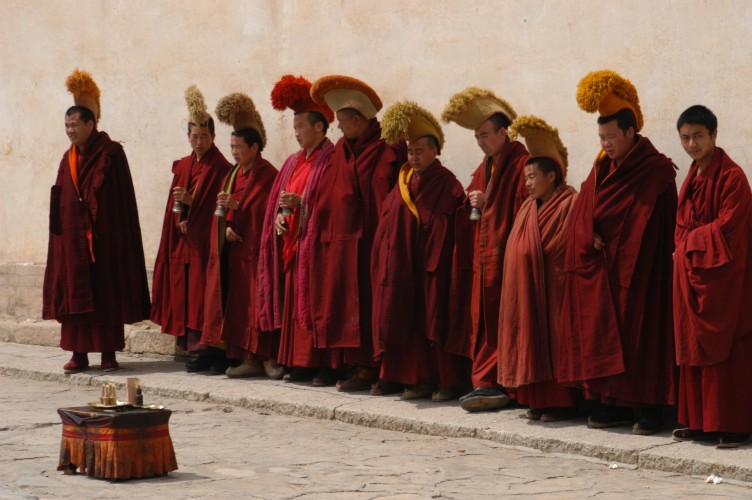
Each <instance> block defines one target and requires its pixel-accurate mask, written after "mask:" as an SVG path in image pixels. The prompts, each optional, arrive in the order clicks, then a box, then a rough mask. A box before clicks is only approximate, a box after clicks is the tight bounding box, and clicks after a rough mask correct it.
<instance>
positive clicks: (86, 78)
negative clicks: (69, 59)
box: [65, 68, 102, 120]
mask: <svg viewBox="0 0 752 500" xmlns="http://www.w3.org/2000/svg"><path fill="white" fill-rule="evenodd" d="M65 86H66V88H67V89H68V92H70V93H71V94H73V97H74V98H76V97H78V96H80V95H81V94H90V95H91V96H92V97H94V100H95V101H96V103H97V106H98V107H99V108H100V109H97V117H96V118H97V120H99V119H100V118H101V117H102V111H101V106H99V97H100V92H99V87H98V86H97V83H96V82H95V81H94V78H92V76H91V73H89V72H88V71H84V70H81V69H78V68H76V69H75V70H73V73H71V74H70V75H69V76H68V78H67V79H66V80H65Z"/></svg>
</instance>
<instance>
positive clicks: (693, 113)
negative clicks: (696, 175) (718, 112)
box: [676, 105, 718, 170]
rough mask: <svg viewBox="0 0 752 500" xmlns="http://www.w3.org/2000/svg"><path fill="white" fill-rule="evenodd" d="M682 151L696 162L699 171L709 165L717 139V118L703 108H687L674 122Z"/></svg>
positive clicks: (696, 106) (699, 106) (698, 106)
mask: <svg viewBox="0 0 752 500" xmlns="http://www.w3.org/2000/svg"><path fill="white" fill-rule="evenodd" d="M676 128H677V130H678V131H679V140H680V141H681V145H682V147H683V148H684V151H686V153H687V154H688V155H689V157H690V158H692V160H694V161H696V162H697V164H698V166H699V167H700V170H702V169H704V168H705V167H707V166H709V165H710V162H711V161H712V159H713V152H714V151H715V140H716V138H717V137H718V118H716V116H715V114H713V112H712V111H710V110H709V109H708V108H706V107H705V106H701V105H695V106H691V107H690V108H687V109H686V110H685V111H684V112H683V113H682V114H681V115H679V119H678V120H677V122H676Z"/></svg>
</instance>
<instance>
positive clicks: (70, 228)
mask: <svg viewBox="0 0 752 500" xmlns="http://www.w3.org/2000/svg"><path fill="white" fill-rule="evenodd" d="M68 155H69V152H67V153H65V154H64V155H63V158H62V160H61V161H60V167H59V169H58V172H57V180H56V181H55V185H54V186H52V190H51V197H50V227H49V230H50V237H49V246H48V252H47V267H46V268H45V273H44V297H43V310H42V317H43V318H44V319H56V320H58V321H59V322H60V323H62V333H63V334H62V338H61V342H60V346H61V347H62V348H63V349H65V350H71V351H75V352H112V351H118V350H122V349H123V348H124V347H125V339H124V335H123V324H125V323H128V324H130V323H136V322H139V321H142V320H145V319H148V317H149V307H150V304H149V289H148V284H147V280H146V267H145V265H144V250H143V245H142V243H141V226H140V224H139V220H138V207H137V206H136V195H135V192H134V190H133V181H132V179H131V173H130V169H129V167H128V160H127V159H126V157H125V152H124V151H123V147H122V146H121V145H120V144H119V143H117V142H114V141H112V140H111V139H110V137H109V136H108V135H107V134H106V133H105V132H99V131H96V130H95V131H94V132H92V134H91V136H90V137H89V139H88V141H87V142H86V146H85V147H84V151H83V154H80V155H79V162H78V169H77V173H78V186H79V189H80V193H81V195H80V197H79V194H78V193H77V191H76V187H75V185H74V183H73V180H72V177H71V170H70V165H69V162H68ZM87 233H88V234H90V235H91V249H90V248H89V241H88V236H87ZM92 253H93V259H94V260H93V261H92Z"/></svg>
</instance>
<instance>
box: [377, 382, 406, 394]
mask: <svg viewBox="0 0 752 500" xmlns="http://www.w3.org/2000/svg"><path fill="white" fill-rule="evenodd" d="M403 389H404V387H403V386H402V384H398V383H396V382H389V381H387V380H379V381H378V382H376V383H375V384H373V385H372V386H371V396H388V395H390V394H397V393H398V392H402V390H403Z"/></svg>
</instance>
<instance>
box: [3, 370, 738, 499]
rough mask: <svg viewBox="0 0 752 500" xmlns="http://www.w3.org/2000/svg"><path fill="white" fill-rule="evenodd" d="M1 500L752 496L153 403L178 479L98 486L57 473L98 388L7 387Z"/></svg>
mask: <svg viewBox="0 0 752 500" xmlns="http://www.w3.org/2000/svg"><path fill="white" fill-rule="evenodd" d="M0 384H2V387H3V390H2V391H0V407H2V412H0V499H31V498H60V499H80V498H112V499H115V498H128V499H140V498H147V499H152V498H204V497H213V498H217V499H220V498H275V499H277V498H283V499H292V498H295V499H335V500H336V499H342V500H345V499H347V500H351V499H355V500H358V499H402V500H407V499H422V498H457V499H465V498H471V499H475V498H499V497H502V496H503V497H506V496H515V497H521V498H536V499H537V498H556V499H562V498H563V499H579V498H585V497H591V498H604V499H608V498H651V499H652V498H654V499H663V498H677V497H684V498H708V497H712V498H716V499H717V498H749V497H750V496H751V495H752V487H751V486H750V485H739V484H730V483H729V482H728V481H725V480H724V481H722V482H721V483H720V484H706V483H705V482H704V481H703V478H699V477H688V476H685V475H683V474H677V473H667V472H660V471H649V470H643V469H635V468H634V467H627V466H620V467H618V468H616V469H611V468H610V467H609V464H608V463H603V462H598V461H594V460H585V459H582V458H580V459H577V458H572V457H571V456H566V457H565V456H562V455H558V454H553V453H545V452H541V451H537V450H531V449H529V448H520V447H510V446H505V445H502V444H498V443H495V442H493V441H488V440H481V439H473V438H447V437H437V436H425V435H415V434H405V433H402V432H395V431H387V430H381V429H372V428H364V427H359V426H354V425H349V424H346V423H343V422H338V421H336V420H317V419H313V418H301V417H294V416H288V415H278V414H273V413H270V412H263V411H253V410H248V409H245V408H237V407H235V406H231V405H227V404H216V403H211V402H196V401H185V400H175V399H171V398H165V397H157V396H152V399H151V401H152V402H156V403H160V404H163V405H166V406H167V407H168V408H170V409H171V410H172V411H173V415H172V418H171V420H170V434H171V436H172V440H173V444H174V447H175V452H176V455H177V459H178V467H179V469H178V470H177V471H175V472H172V473H171V474H170V475H169V476H167V477H160V478H153V479H142V480H132V481H116V482H112V481H102V480H97V479H90V478H88V477H86V476H83V475H65V474H63V473H62V472H58V471H57V470H56V468H57V463H58V451H59V449H60V438H61V425H60V418H59V417H58V415H57V413H56V411H55V410H56V409H57V408H59V407H64V406H70V405H79V404H85V403H86V402H88V401H91V400H94V399H96V398H97V396H98V395H99V389H98V388H97V387H95V386H89V385H86V386H76V385H65V384H61V383H58V382H50V381H37V380H28V379H22V380H18V379H15V380H14V379H10V378H7V377H2V376H0Z"/></svg>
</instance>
